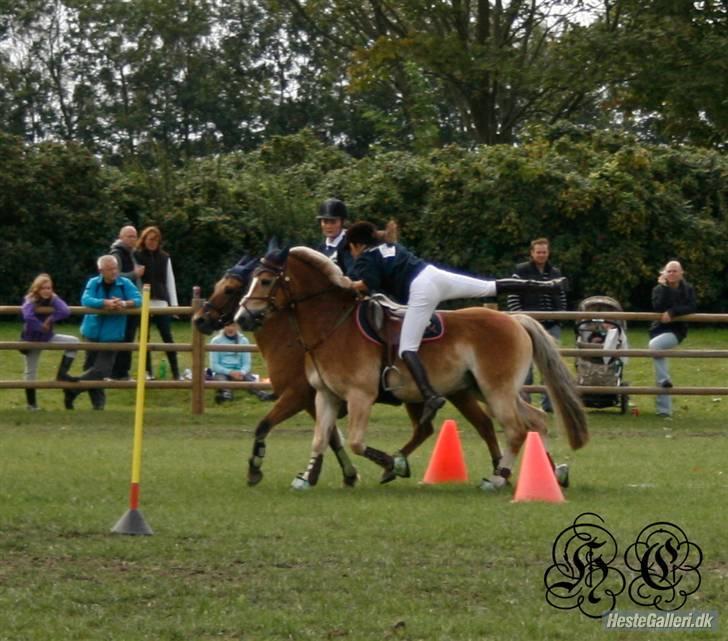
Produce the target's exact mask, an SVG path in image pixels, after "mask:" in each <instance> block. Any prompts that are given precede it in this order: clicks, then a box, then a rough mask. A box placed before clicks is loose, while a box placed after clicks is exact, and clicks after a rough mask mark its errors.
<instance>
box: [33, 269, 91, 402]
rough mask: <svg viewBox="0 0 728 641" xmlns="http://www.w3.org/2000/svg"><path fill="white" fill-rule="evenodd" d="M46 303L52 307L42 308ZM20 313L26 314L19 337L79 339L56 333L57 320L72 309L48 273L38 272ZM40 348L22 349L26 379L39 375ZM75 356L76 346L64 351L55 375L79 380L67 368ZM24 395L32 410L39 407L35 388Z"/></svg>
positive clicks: (50, 340)
mask: <svg viewBox="0 0 728 641" xmlns="http://www.w3.org/2000/svg"><path fill="white" fill-rule="evenodd" d="M44 307H47V308H50V309H52V310H53V311H52V312H51V313H50V314H49V313H47V312H43V313H41V312H39V311H38V310H39V309H42V308H44ZM21 314H22V316H23V331H22V333H21V335H20V339H21V340H24V341H33V342H39V343H78V338H76V337H75V336H69V335H67V334H56V333H55V332H54V331H53V325H54V323H56V322H57V321H60V320H63V319H64V318H68V316H69V315H70V311H69V309H68V305H66V303H65V302H64V301H63V300H62V299H61V298H60V296H58V294H56V293H55V292H54V291H53V281H52V280H51V277H50V276H49V275H48V274H38V276H36V277H35V280H33V283H32V284H31V286H30V288H29V289H28V293H27V294H26V295H25V299H24V300H23V306H22V311H21ZM41 351H42V350H39V349H28V350H23V353H24V355H25V374H24V377H25V380H26V381H34V380H36V378H37V376H38V360H39V359H40V353H41ZM74 358H76V350H75V349H68V350H66V351H64V352H63V357H62V358H61V364H60V366H59V367H58V374H57V375H56V379H57V380H59V381H78V379H77V378H76V377H75V376H71V375H70V374H69V373H68V370H69V369H71V365H72V364H73V359H74ZM25 398H26V401H27V403H28V409H29V410H37V409H38V403H37V400H36V391H35V390H34V389H26V390H25Z"/></svg>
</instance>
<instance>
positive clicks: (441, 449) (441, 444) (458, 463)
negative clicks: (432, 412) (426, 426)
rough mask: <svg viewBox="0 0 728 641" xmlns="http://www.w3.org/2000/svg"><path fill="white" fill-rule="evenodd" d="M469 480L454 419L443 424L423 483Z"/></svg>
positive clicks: (462, 481)
mask: <svg viewBox="0 0 728 641" xmlns="http://www.w3.org/2000/svg"><path fill="white" fill-rule="evenodd" d="M467 480H468V468H467V467H465V459H464V458H463V448H462V446H461V445H460V437H459V436H458V428H457V425H456V424H455V421H453V420H452V419H448V420H446V421H445V422H444V423H443V424H442V428H441V429H440V434H439V436H438V437H437V443H435V449H434V450H433V451H432V456H431V457H430V464H429V465H428V466H427V471H426V472H425V478H423V479H422V482H423V483H430V484H436V483H464V482H466V481H467Z"/></svg>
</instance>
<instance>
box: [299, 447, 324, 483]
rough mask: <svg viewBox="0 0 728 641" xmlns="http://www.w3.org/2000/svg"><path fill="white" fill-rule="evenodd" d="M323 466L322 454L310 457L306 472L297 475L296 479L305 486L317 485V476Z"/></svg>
mask: <svg viewBox="0 0 728 641" xmlns="http://www.w3.org/2000/svg"><path fill="white" fill-rule="evenodd" d="M323 465H324V455H323V454H318V455H316V456H312V457H311V460H310V461H309V462H308V467H307V468H306V471H305V472H301V473H300V474H297V475H296V479H298V480H300V481H303V482H304V483H306V484H307V485H310V486H311V487H313V486H314V485H316V483H318V480H319V476H320V475H321V468H322V467H323Z"/></svg>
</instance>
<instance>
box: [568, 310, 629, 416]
mask: <svg viewBox="0 0 728 641" xmlns="http://www.w3.org/2000/svg"><path fill="white" fill-rule="evenodd" d="M579 311H580V312H594V313H595V314H598V313H599V312H621V311H623V310H622V306H621V305H620V304H619V303H618V302H617V301H616V300H615V299H614V298H610V297H609V296H590V297H589V298H585V299H584V300H583V301H581V303H579ZM574 333H575V334H576V347H577V349H627V348H628V344H627V323H626V321H623V320H611V319H610V320H607V319H604V318H599V317H598V316H595V317H594V318H589V319H583V320H580V321H577V323H576V325H575V326H574ZM626 361H627V359H626V358H620V357H619V356H596V357H593V356H590V357H581V356H577V358H576V363H575V365H576V373H577V379H578V383H579V385H588V386H598V385H603V386H605V387H620V386H623V385H627V383H626V382H625V381H624V380H623V379H622V374H623V372H624V365H625V363H626ZM581 399H582V402H583V403H584V405H585V406H586V407H596V408H605V407H614V406H617V407H619V409H620V411H621V413H622V414H626V413H627V410H628V408H629V396H628V395H627V394H584V395H583V396H582V397H581Z"/></svg>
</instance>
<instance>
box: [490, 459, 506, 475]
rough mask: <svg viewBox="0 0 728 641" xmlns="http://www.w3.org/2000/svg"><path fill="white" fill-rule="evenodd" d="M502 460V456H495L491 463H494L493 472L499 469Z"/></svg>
mask: <svg viewBox="0 0 728 641" xmlns="http://www.w3.org/2000/svg"><path fill="white" fill-rule="evenodd" d="M502 460H503V457H502V456H497V457H494V458H493V459H491V463H493V472H494V473H495V472H497V471H498V466H499V465H500V462H501V461H502Z"/></svg>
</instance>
